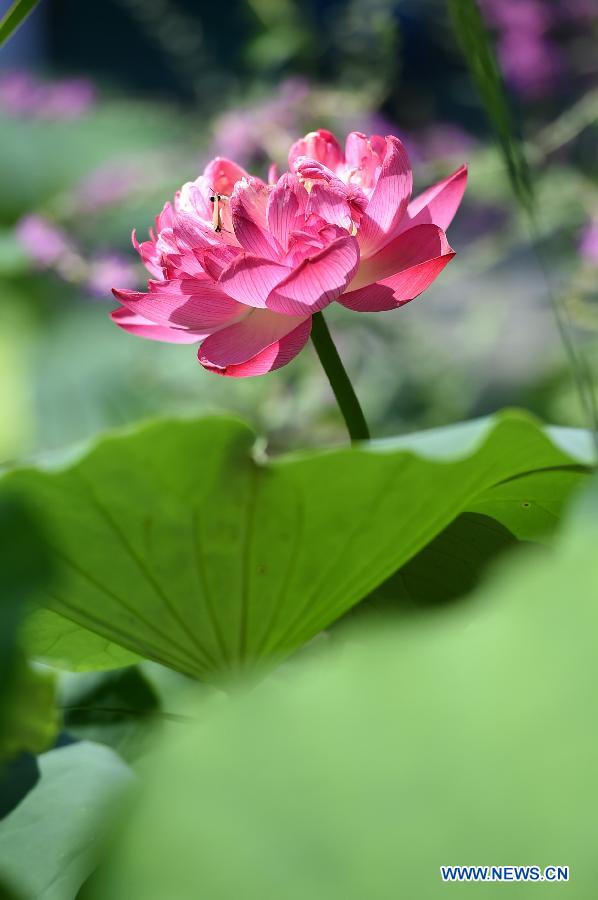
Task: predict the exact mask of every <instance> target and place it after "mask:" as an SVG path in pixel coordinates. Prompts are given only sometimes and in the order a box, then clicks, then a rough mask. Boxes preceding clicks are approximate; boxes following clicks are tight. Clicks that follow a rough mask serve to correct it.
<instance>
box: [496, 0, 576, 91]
mask: <svg viewBox="0 0 598 900" xmlns="http://www.w3.org/2000/svg"><path fill="white" fill-rule="evenodd" d="M480 5H481V8H482V11H483V13H484V15H485V17H486V20H487V22H488V23H489V24H490V25H492V26H494V27H495V28H496V29H497V31H498V37H497V54H498V58H499V62H500V65H501V68H502V70H503V72H504V75H505V78H506V80H507V82H508V83H509V84H510V85H511V86H512V87H513V88H514V89H515V90H516V91H518V92H519V93H520V94H521V95H522V96H524V97H526V98H528V99H530V100H535V99H540V98H542V97H544V96H546V95H548V94H550V93H551V92H552V91H554V90H555V89H556V88H558V86H559V83H560V81H561V80H562V78H563V76H564V75H565V74H566V73H567V70H568V67H567V63H566V60H565V57H564V55H563V52H562V50H561V48H560V47H559V45H558V44H557V43H556V42H555V41H554V40H553V39H552V38H551V36H550V34H549V32H550V29H551V28H553V27H554V26H556V25H557V24H558V23H559V21H560V20H561V17H562V14H563V11H564V9H565V6H566V4H564V3H559V2H553V3H546V2H544V0H480Z"/></svg>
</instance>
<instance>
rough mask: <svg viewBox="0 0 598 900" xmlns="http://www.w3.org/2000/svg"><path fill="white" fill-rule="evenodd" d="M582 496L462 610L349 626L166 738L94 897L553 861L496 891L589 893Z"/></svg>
mask: <svg viewBox="0 0 598 900" xmlns="http://www.w3.org/2000/svg"><path fill="white" fill-rule="evenodd" d="M597 504H598V495H594V497H593V520H592V518H591V516H590V510H589V508H588V509H587V510H586V514H585V520H584V521H580V522H579V523H578V525H576V526H575V527H574V529H573V531H572V532H570V534H569V537H568V538H567V540H566V541H564V542H562V543H561V545H560V546H559V548H558V550H557V551H554V550H552V549H551V550H547V549H546V548H541V549H538V548H534V549H533V550H532V551H530V550H529V549H527V550H526V551H525V553H524V552H523V551H522V553H520V554H518V556H519V557H520V558H517V559H514V560H510V561H509V563H508V565H507V567H506V568H505V570H504V571H503V572H501V573H500V575H497V576H495V578H494V579H493V581H492V583H491V584H489V585H486V586H485V587H484V589H483V590H482V591H481V592H480V596H479V603H477V604H476V605H475V607H473V606H467V607H464V606H460V605H455V606H451V607H450V608H447V609H446V610H445V611H444V613H442V614H439V615H436V616H428V617H425V618H421V617H419V618H415V619H412V620H411V622H405V621H403V622H400V623H397V621H396V620H395V619H390V620H388V621H386V622H384V624H383V626H382V627H381V628H378V629H376V630H375V631H373V632H371V631H368V629H364V628H363V627H360V628H359V629H358V630H357V631H356V635H355V639H354V640H351V641H349V643H348V644H344V645H343V647H342V649H341V650H340V652H339V651H338V650H337V649H336V648H332V650H331V649H330V647H329V646H326V647H325V648H324V649H323V650H322V651H321V652H320V653H319V654H317V655H314V656H312V657H310V658H309V659H304V660H302V661H301V662H300V663H299V662H298V663H297V664H295V665H294V666H291V667H287V670H286V671H285V673H284V678H283V677H282V676H281V675H280V674H278V673H277V674H276V675H272V676H270V678H268V679H266V680H265V681H264V683H262V684H261V685H259V686H258V687H257V689H255V690H253V691H251V692H244V693H242V694H240V695H238V696H236V697H234V698H233V699H232V700H230V701H229V702H227V703H224V704H220V706H217V707H214V708H213V709H212V711H211V715H210V716H209V717H208V718H207V719H204V721H201V722H199V723H196V724H193V725H190V726H189V727H188V728H184V729H180V730H178V731H177V733H176V734H175V733H171V734H170V735H169V737H168V739H167V740H163V741H162V742H161V746H160V748H159V750H158V752H157V753H156V755H155V757H154V759H153V764H152V766H151V767H148V768H147V769H146V772H145V774H146V778H147V781H146V785H147V787H146V793H145V795H144V797H143V798H142V800H141V803H140V805H139V807H138V808H137V809H136V811H135V813H134V815H133V818H132V820H129V821H127V823H126V827H125V830H124V834H123V839H122V841H118V842H115V845H114V851H115V852H114V855H113V857H112V859H111V862H110V864H109V865H107V866H106V867H105V868H104V869H103V870H102V873H101V876H100V877H99V878H98V880H97V882H96V889H95V892H94V893H92V894H91V897H93V900H128V898H130V897H143V898H144V900H162V898H163V897H166V896H172V897H176V898H177V900H192V898H195V897H197V896H198V890H199V894H200V895H201V896H205V897H210V898H211V897H214V898H216V897H217V898H218V900H236V898H240V897H242V898H243V900H279V898H282V897H284V898H285V900H305V898H310V900H363V898H370V897H371V898H376V900H395V898H397V897H405V898H414V900H434V898H444V897H446V896H447V895H451V896H452V895H454V896H456V897H459V898H461V897H475V898H484V900H486V898H492V900H499V898H503V897H504V895H505V892H506V893H508V892H509V891H508V889H507V887H506V886H505V884H503V883H497V882H490V881H487V882H483V883H478V884H475V883H472V882H470V883H468V884H467V885H466V886H461V887H459V886H458V885H457V884H453V885H452V888H451V886H447V884H445V883H443V881H442V880H441V876H440V866H473V865H479V866H504V867H509V866H521V867H523V866H540V867H545V866H561V867H564V866H568V867H569V869H570V881H569V883H568V884H562V885H561V889H559V887H558V886H557V885H556V884H554V883H552V882H549V881H544V882H542V881H540V880H537V881H534V882H528V883H527V885H525V884H519V885H518V886H517V887H515V889H514V894H515V895H517V896H522V897H526V898H528V897H529V898H532V897H539V898H548V897H553V896H554V895H555V894H556V895H558V896H561V894H562V893H563V894H564V895H565V896H571V897H575V898H580V900H582V898H583V900H585V898H591V897H593V896H595V893H596V833H595V832H596V826H595V821H596V804H597V802H598V770H597V767H596V755H597V752H598V722H597V719H596V715H595V698H596V685H597V683H598V655H597V653H596V634H597V632H598V604H597V603H596V589H597V587H598V560H597V557H596V552H595V547H596V541H597V540H598V520H597V518H596V509H597ZM472 610H475V612H474V614H473V615H472ZM160 822H168V828H167V829H164V828H160V827H159V823H160ZM509 874H510V876H511V880H512V879H513V875H514V873H513V870H511V871H510V873H509V872H507V873H506V874H505V880H506V879H507V878H508V876H509ZM198 886H200V887H199V888H198Z"/></svg>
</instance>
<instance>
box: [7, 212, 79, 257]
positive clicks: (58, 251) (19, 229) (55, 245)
mask: <svg viewBox="0 0 598 900" xmlns="http://www.w3.org/2000/svg"><path fill="white" fill-rule="evenodd" d="M15 233H16V235H17V238H18V240H19V243H20V244H21V246H22V247H23V249H24V250H25V252H26V253H27V255H28V256H29V258H30V259H31V261H32V262H33V263H34V264H35V265H36V266H37V267H38V268H40V269H49V268H51V267H53V266H56V265H57V264H58V263H59V261H60V260H61V259H63V258H65V257H66V256H68V255H70V254H72V253H73V252H74V247H73V244H72V242H71V240H70V238H69V237H68V235H67V234H65V232H64V231H62V229H60V228H59V227H58V226H57V225H54V224H53V223H52V222H50V220H49V219H46V218H44V217H43V216H39V215H36V214H34V213H32V214H30V215H27V216H24V217H23V218H22V219H21V220H20V221H19V222H18V223H17V226H16V229H15Z"/></svg>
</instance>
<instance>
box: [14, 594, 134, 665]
mask: <svg viewBox="0 0 598 900" xmlns="http://www.w3.org/2000/svg"><path fill="white" fill-rule="evenodd" d="M21 641H22V644H23V646H24V648H25V650H26V651H27V653H28V654H29V655H30V656H35V657H37V658H39V659H42V660H44V659H45V660H48V661H49V662H50V661H51V662H52V665H53V666H58V667H60V668H65V669H69V670H70V671H73V672H87V671H90V670H91V671H94V672H100V671H103V670H105V669H120V668H123V667H124V666H132V665H134V664H135V663H136V662H138V661H139V656H138V655H137V654H135V653H132V652H131V651H130V650H125V648H124V647H121V646H119V645H118V644H114V643H112V642H111V641H108V640H106V639H105V638H103V637H101V636H100V635H99V634H95V633H94V632H93V631H89V629H86V628H82V627H81V626H80V625H77V623H76V622H73V621H72V620H71V619H67V618H65V616H61V615H60V614H59V613H57V612H54V610H52V609H37V610H35V611H34V612H33V613H31V614H30V615H29V616H27V619H26V620H25V622H24V623H23V631H22V634H21Z"/></svg>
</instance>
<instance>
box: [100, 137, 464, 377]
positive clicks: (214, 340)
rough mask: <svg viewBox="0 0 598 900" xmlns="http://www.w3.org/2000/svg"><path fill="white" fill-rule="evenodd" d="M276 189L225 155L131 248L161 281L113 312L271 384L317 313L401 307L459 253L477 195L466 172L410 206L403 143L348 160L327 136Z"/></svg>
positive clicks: (353, 145)
mask: <svg viewBox="0 0 598 900" xmlns="http://www.w3.org/2000/svg"><path fill="white" fill-rule="evenodd" d="M271 180H272V181H273V182H274V183H270V184H266V183H265V182H263V181H261V180H260V179H259V178H253V177H251V176H250V175H249V174H248V173H247V172H246V171H245V170H244V169H242V168H241V167H240V166H238V165H237V164H236V163H234V162H231V161H229V160H227V159H220V158H217V159H215V160H213V161H212V162H211V163H209V165H208V166H207V167H206V169H205V171H204V173H203V175H200V176H199V178H198V179H197V180H196V181H194V182H189V183H187V184H185V185H184V186H183V188H182V189H181V190H180V191H179V193H178V194H177V195H176V196H175V199H174V203H173V204H170V203H167V204H166V205H165V206H164V209H163V210H162V212H161V213H160V215H159V216H158V217H157V219H156V230H155V232H154V231H151V232H150V240H148V241H144V242H143V243H139V242H138V241H137V238H136V237H135V234H133V243H134V245H135V247H136V248H137V250H138V252H139V254H140V256H141V258H142V260H143V262H144V263H145V266H146V267H147V269H148V270H149V271H150V273H151V274H152V276H153V278H152V279H151V280H150V281H149V282H148V290H147V292H144V293H140V292H136V291H127V290H115V291H114V295H115V296H116V298H117V299H118V300H119V301H120V303H121V304H122V306H121V307H120V308H119V309H117V310H115V311H114V312H113V313H112V318H113V319H114V321H115V322H116V324H117V325H119V326H120V327H121V328H124V329H125V330H126V331H130V332H132V333H133V334H137V335H140V336H142V337H147V338H153V339H154V340H160V341H172V342H178V343H201V346H200V349H199V354H198V356H199V361H200V363H201V364H202V365H203V366H204V367H205V368H207V369H209V370H210V371H213V372H217V373H218V374H220V375H228V376H248V375H261V374H263V373H265V372H269V371H271V370H273V369H277V368H280V367H281V366H283V365H285V364H286V363H288V362H290V361H291V360H292V359H293V358H294V357H295V356H296V355H297V354H298V353H299V352H300V350H301V349H302V348H303V347H304V346H305V344H306V342H307V340H308V338H309V335H310V331H311V320H312V316H313V315H314V313H316V312H318V311H320V310H322V309H324V307H326V306H328V305H329V304H330V303H332V302H334V301H338V302H339V303H342V304H343V306H346V307H347V308H349V309H352V310H357V311H359V312H377V311H382V310H390V309H394V308H396V307H399V306H402V305H403V304H405V303H408V302H409V301H410V300H413V298H414V297H416V296H418V294H421V292H422V291H424V290H425V289H426V288H427V287H428V286H429V285H430V284H431V283H432V281H434V279H435V278H436V276H437V275H438V274H439V273H440V272H441V271H442V269H443V268H444V267H445V265H446V264H447V263H448V262H449V261H450V260H451V259H452V257H453V256H454V252H453V250H452V249H451V248H450V246H449V244H448V241H447V239H446V235H445V233H444V229H445V228H446V227H447V226H448V224H449V223H450V221H451V220H452V218H453V216H454V214H455V212H456V210H457V207H458V206H459V203H460V201H461V198H462V196H463V192H464V190H465V181H466V170H465V167H461V168H460V169H458V170H457V171H456V172H454V173H453V174H452V175H450V176H449V177H448V178H446V179H445V180H444V181H441V182H439V183H438V184H436V185H434V186H433V187H431V188H429V189H428V190H427V191H425V192H424V193H423V194H421V195H420V196H419V197H417V198H415V199H414V200H411V186H412V175H411V168H410V165H409V160H408V158H407V154H406V152H405V149H404V147H403V145H402V144H401V142H400V141H399V140H398V138H396V137H392V136H389V137H386V138H383V137H380V136H378V135H373V136H372V137H369V138H368V137H366V136H365V135H363V134H359V133H356V132H355V133H352V134H350V135H349V136H348V138H347V144H346V150H345V152H344V153H343V151H342V150H341V147H340V145H339V144H338V142H337V140H336V139H335V138H334V136H333V135H332V134H330V132H327V131H324V130H320V131H318V132H313V133H311V134H309V135H307V136H306V137H305V138H303V139H302V140H301V141H298V142H297V143H296V144H294V145H293V147H292V148H291V152H290V155H289V171H288V172H286V173H285V174H284V175H282V176H281V177H280V178H279V179H278V180H275V179H274V177H273V178H272V179H271Z"/></svg>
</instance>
